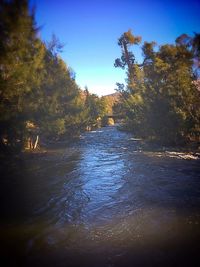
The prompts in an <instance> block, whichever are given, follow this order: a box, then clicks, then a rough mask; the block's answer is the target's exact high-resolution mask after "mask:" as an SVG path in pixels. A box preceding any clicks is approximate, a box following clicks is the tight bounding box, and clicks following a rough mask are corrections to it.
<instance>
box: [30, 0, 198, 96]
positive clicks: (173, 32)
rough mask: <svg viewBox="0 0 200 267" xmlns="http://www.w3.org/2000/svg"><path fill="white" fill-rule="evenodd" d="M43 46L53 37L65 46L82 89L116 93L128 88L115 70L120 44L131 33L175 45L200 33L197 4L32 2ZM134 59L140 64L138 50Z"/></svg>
mask: <svg viewBox="0 0 200 267" xmlns="http://www.w3.org/2000/svg"><path fill="white" fill-rule="evenodd" d="M31 5H35V6H36V21H37V25H38V26H42V28H41V37H42V39H43V40H45V41H46V40H50V39H51V35H52V33H54V34H55V35H56V36H57V37H58V38H59V40H60V41H61V42H62V43H64V44H65V47H64V51H63V53H62V54H61V56H62V58H63V59H64V60H65V61H66V63H67V64H68V65H69V66H70V67H72V68H73V69H74V71H75V73H76V81H77V83H78V84H79V85H80V87H81V88H84V86H85V85H87V86H88V88H89V91H90V92H92V93H96V94H98V95H105V94H109V93H112V92H114V89H115V88H116V85H115V84H116V82H124V78H125V73H124V71H123V70H120V69H116V68H114V67H113V64H114V60H115V58H117V57H119V56H120V48H119V47H118V46H117V39H118V38H119V37H120V35H121V34H122V33H123V32H125V31H127V30H128V29H132V30H133V33H134V34H136V35H140V36H142V39H143V41H153V40H155V41H156V42H157V43H158V44H163V43H173V42H174V40H175V39H176V37H177V36H179V35H180V34H182V33H187V34H190V35H191V34H192V33H193V32H200V15H199V11H200V1H197V0H190V1H184V0H182V1H181V0H173V1H172V0H160V1H159V0H154V1H153V0H152V1H150V0H149V1H148V0H55V1H53V0H31ZM135 53H136V58H137V60H138V61H140V60H141V54H140V52H139V49H136V50H135Z"/></svg>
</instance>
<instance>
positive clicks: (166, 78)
mask: <svg viewBox="0 0 200 267" xmlns="http://www.w3.org/2000/svg"><path fill="white" fill-rule="evenodd" d="M141 43H142V38H141V37H140V36H135V35H133V34H132V32H131V30H129V31H127V32H125V33H123V34H122V36H121V37H120V38H119V40H118V45H119V46H120V48H121V52H122V55H121V57H120V58H117V59H116V60H115V63H114V66H115V67H119V68H122V69H125V70H126V84H125V85H124V84H120V83H118V84H117V86H118V89H117V90H118V91H119V92H120V93H121V104H120V105H118V111H119V110H120V112H121V113H122V114H123V115H124V117H125V126H124V128H125V129H127V130H130V131H132V132H133V133H134V134H135V136H138V137H140V138H144V139H145V140H149V141H156V142H160V143H163V144H172V145H174V144H184V143H186V142H189V141H199V139H200V88H199V75H200V34H194V36H188V35H186V34H182V35H181V36H179V37H178V38H177V39H176V41H175V44H165V45H160V46H158V45H157V44H156V42H144V43H142V46H141V49H142V54H143V62H142V63H141V64H139V63H138V62H137V61H136V59H135V55H134V53H133V52H132V50H131V47H132V46H133V45H140V44H141Z"/></svg>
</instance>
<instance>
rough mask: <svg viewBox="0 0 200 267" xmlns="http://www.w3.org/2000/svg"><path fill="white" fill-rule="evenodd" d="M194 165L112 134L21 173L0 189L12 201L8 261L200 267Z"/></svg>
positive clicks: (101, 133)
mask: <svg viewBox="0 0 200 267" xmlns="http://www.w3.org/2000/svg"><path fill="white" fill-rule="evenodd" d="M199 163H200V161H199V159H198V158H197V157H195V156H192V155H190V154H189V155H186V154H184V153H175V152H166V151H165V152H155V151H154V152H151V151H143V150H141V148H140V142H139V141H138V140H136V139H134V138H132V136H131V135H130V134H127V133H124V132H121V131H118V130H117V128H116V127H114V126H112V127H105V128H102V129H99V130H96V131H92V132H88V133H85V134H83V135H82V136H81V138H80V140H79V141H77V142H76V143H73V144H71V145H68V146H67V147H62V148H57V149H52V150H51V151H50V152H49V153H48V154H47V155H44V156H40V157H38V158H37V157H36V158H34V159H31V160H26V161H25V162H23V163H21V166H19V164H17V166H15V168H14V170H15V172H16V173H15V172H14V171H12V170H10V177H12V179H11V178H10V179H9V180H8V179H6V178H5V179H3V181H2V184H3V188H7V189H6V190H7V191H9V193H8V194H7V193H5V194H3V197H2V203H4V205H3V208H2V215H3V218H4V219H3V220H2V223H1V226H2V227H1V237H2V241H1V245H2V249H1V251H3V252H4V253H3V254H4V255H3V256H4V259H5V260H6V261H7V264H10V265H11V266H63V267H71V266H87V267H90V266H92V267H95V266H99V267H100V266H101V267H111V266H125V267H126V266H200V265H193V264H194V263H193V262H195V261H196V260H197V259H198V254H199V250H198V243H199V241H200V225H199V224H200V172H199V170H200V164H199ZM16 169H17V170H18V172H17V171H16ZM19 170H20V172H19ZM4 266H7V265H4Z"/></svg>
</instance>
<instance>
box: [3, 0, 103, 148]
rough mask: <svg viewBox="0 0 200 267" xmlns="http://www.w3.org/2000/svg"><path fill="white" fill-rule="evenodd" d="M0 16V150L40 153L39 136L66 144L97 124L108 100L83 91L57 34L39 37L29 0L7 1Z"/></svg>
mask: <svg viewBox="0 0 200 267" xmlns="http://www.w3.org/2000/svg"><path fill="white" fill-rule="evenodd" d="M0 17H1V23H0V98H1V100H0V149H1V150H2V151H4V152H14V153H16V152H17V151H21V150H23V149H24V148H25V147H28V148H31V149H34V148H36V146H37V143H38V138H39V139H40V141H41V140H42V141H43V142H45V141H47V140H48V141H58V140H66V139H69V138H72V137H74V136H78V135H79V133H80V132H81V131H83V130H84V129H86V128H87V127H92V126H96V125H97V123H98V120H97V119H101V117H103V116H104V114H105V113H106V112H107V111H106V105H105V100H104V99H102V98H99V97H97V96H96V95H94V94H90V93H89V92H88V89H87V88H86V90H85V91H82V90H80V88H79V87H78V85H77V84H76V81H75V73H74V72H73V70H72V69H71V68H70V67H69V66H67V65H66V63H65V62H64V61H63V59H62V58H61V57H60V55H59V52H61V50H62V47H63V45H62V44H61V43H60V42H59V40H58V39H57V38H56V37H55V35H53V36H52V40H51V41H50V42H47V43H44V42H43V41H42V40H41V39H40V38H39V35H38V30H39V29H38V28H37V27H36V24H35V19H34V12H30V11H29V7H28V1H24V0H21V1H17V0H14V1H1V4H0Z"/></svg>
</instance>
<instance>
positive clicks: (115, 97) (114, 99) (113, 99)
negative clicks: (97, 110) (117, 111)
mask: <svg viewBox="0 0 200 267" xmlns="http://www.w3.org/2000/svg"><path fill="white" fill-rule="evenodd" d="M102 98H103V99H105V101H106V104H107V107H108V113H109V114H112V113H113V110H112V109H113V106H114V104H116V103H118V102H119V101H120V93H118V92H116V93H113V94H109V95H105V96H102Z"/></svg>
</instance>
